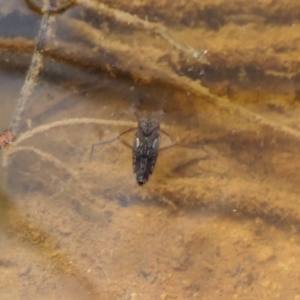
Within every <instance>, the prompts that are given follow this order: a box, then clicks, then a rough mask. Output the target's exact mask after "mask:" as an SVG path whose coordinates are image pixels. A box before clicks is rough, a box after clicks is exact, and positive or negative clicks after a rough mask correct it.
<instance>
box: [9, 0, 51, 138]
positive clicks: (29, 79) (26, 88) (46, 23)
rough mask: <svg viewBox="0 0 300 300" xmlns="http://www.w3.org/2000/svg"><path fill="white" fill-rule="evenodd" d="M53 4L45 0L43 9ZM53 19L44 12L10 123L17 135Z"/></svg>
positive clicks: (45, 9)
mask: <svg viewBox="0 0 300 300" xmlns="http://www.w3.org/2000/svg"><path fill="white" fill-rule="evenodd" d="M51 5H52V3H51V0H44V1H43V11H49V7H51ZM53 21H54V17H53V16H52V15H51V14H50V13H49V12H47V13H44V15H43V18H42V21H41V26H40V30H39V33H38V42H37V45H36V49H35V51H34V54H33V56H32V60H31V64H30V67H29V70H28V72H27V75H26V78H25V82H24V85H23V87H22V89H21V93H20V97H19V99H18V101H17V108H16V111H15V113H14V116H13V118H12V121H11V125H10V129H11V131H12V133H13V134H14V135H17V134H18V133H19V132H18V131H19V129H20V128H19V127H20V122H21V119H22V114H23V112H24V110H25V107H26V104H27V101H28V99H29V98H30V96H31V94H32V92H33V89H34V87H35V85H36V79H37V77H38V75H39V72H40V70H41V68H42V66H43V62H42V58H43V57H42V51H43V49H44V48H45V44H46V40H47V37H48V35H49V31H50V24H51V22H53Z"/></svg>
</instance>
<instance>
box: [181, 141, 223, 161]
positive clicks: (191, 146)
mask: <svg viewBox="0 0 300 300" xmlns="http://www.w3.org/2000/svg"><path fill="white" fill-rule="evenodd" d="M176 146H178V147H182V148H190V149H202V150H203V151H204V152H205V153H206V154H208V155H209V156H211V157H213V158H215V159H218V158H217V157H216V156H215V155H214V154H212V153H211V152H210V151H208V150H207V149H205V148H204V146H203V145H201V144H198V145H192V144H190V145H189V144H187V145H182V144H176Z"/></svg>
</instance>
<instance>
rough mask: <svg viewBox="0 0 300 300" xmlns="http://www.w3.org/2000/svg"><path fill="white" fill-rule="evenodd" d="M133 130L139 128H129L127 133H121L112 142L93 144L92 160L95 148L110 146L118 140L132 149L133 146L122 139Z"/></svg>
mask: <svg viewBox="0 0 300 300" xmlns="http://www.w3.org/2000/svg"><path fill="white" fill-rule="evenodd" d="M133 130H137V128H129V129H127V130H125V131H123V132H122V133H120V134H119V135H118V136H117V137H116V138H114V139H111V140H107V141H103V142H99V143H95V144H92V147H91V153H90V159H91V158H92V157H93V153H94V148H95V147H98V146H101V145H105V144H109V143H112V142H114V141H116V140H119V141H120V142H122V143H123V144H124V145H126V146H128V147H130V149H132V146H130V145H129V144H128V143H127V142H125V141H124V140H122V139H121V136H122V135H123V134H125V133H128V132H131V131H133Z"/></svg>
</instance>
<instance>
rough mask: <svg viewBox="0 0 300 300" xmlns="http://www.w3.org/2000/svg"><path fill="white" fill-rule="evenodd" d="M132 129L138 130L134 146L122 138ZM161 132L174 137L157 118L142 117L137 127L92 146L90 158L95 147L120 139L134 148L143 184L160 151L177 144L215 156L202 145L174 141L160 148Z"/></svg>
mask: <svg viewBox="0 0 300 300" xmlns="http://www.w3.org/2000/svg"><path fill="white" fill-rule="evenodd" d="M131 131H136V133H135V135H134V140H133V146H132V145H130V144H128V143H127V142H126V141H124V140H123V139H121V137H122V135H124V134H125V133H128V132H131ZM160 133H163V134H165V135H166V136H168V137H169V138H170V139H171V141H172V138H171V137H170V136H169V134H168V133H167V132H166V131H164V130H163V129H161V128H160V124H159V122H158V121H157V120H156V119H141V120H140V121H139V122H138V126H137V127H134V128H130V129H127V130H125V131H123V132H122V133H120V134H119V136H117V137H116V138H114V139H111V140H107V141H103V142H99V143H95V144H93V145H92V147H91V153H90V158H92V156H93V152H94V148H95V147H97V146H101V145H104V144H108V143H111V142H114V141H116V140H120V141H121V142H122V143H123V144H124V145H125V146H127V147H128V148H130V149H131V150H132V165H133V173H134V174H135V175H136V181H137V183H138V185H139V186H142V185H144V184H145V183H146V182H147V181H148V180H149V177H150V175H152V173H153V170H154V167H155V163H156V160H157V157H158V152H159V151H162V150H166V149H169V148H172V147H175V146H179V147H186V148H201V149H203V150H204V151H205V152H206V153H207V154H209V155H210V156H213V157H215V156H214V155H212V154H211V153H210V152H209V151H207V150H206V149H204V148H203V146H202V145H180V144H175V143H174V142H173V141H172V144H171V145H169V146H165V147H163V148H160V147H159V145H160ZM215 158H216V157H215Z"/></svg>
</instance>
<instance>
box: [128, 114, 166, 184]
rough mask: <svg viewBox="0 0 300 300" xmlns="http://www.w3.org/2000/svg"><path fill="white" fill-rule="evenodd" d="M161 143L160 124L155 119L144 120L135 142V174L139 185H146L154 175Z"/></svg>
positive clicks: (140, 123) (139, 125) (141, 121)
mask: <svg viewBox="0 0 300 300" xmlns="http://www.w3.org/2000/svg"><path fill="white" fill-rule="evenodd" d="M159 142H160V134H159V123H158V121H156V120H154V119H142V120H140V121H139V124H138V131H137V132H136V134H135V136H134V142H133V172H134V173H135V175H136V181H137V183H138V184H139V185H144V184H145V183H146V182H147V181H148V179H149V176H150V175H151V174H152V172H153V169H154V166H155V163H156V159H157V156H158V149H159Z"/></svg>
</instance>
